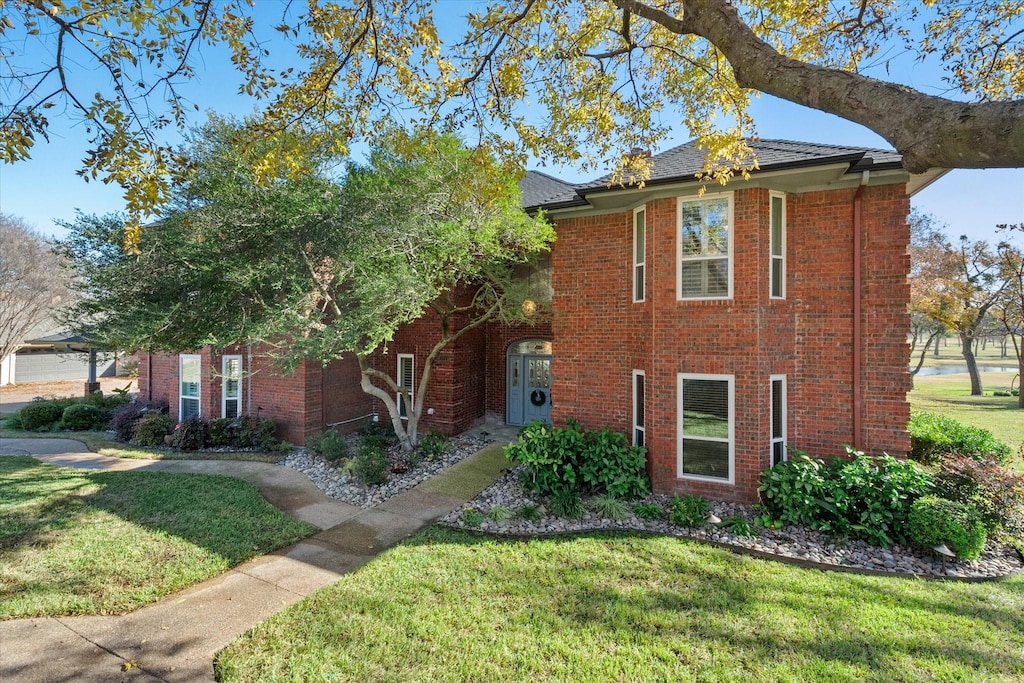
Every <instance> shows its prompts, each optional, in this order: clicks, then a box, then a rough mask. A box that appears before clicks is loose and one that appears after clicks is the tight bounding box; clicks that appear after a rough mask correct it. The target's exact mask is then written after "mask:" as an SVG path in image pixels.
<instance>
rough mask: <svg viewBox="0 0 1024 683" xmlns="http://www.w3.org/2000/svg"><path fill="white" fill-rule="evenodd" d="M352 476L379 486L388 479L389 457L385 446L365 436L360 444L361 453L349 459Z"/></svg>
mask: <svg viewBox="0 0 1024 683" xmlns="http://www.w3.org/2000/svg"><path fill="white" fill-rule="evenodd" d="M348 468H349V471H350V472H351V473H352V476H353V477H355V478H356V479H358V480H359V481H361V482H363V483H364V484H366V485H367V486H378V485H380V484H383V483H384V482H386V481H387V480H388V474H387V472H388V459H387V458H386V457H385V455H384V448H383V447H381V446H380V444H379V443H377V442H376V441H375V440H373V439H371V440H369V441H367V440H366V439H365V437H364V439H363V441H361V442H360V444H359V453H357V454H356V456H355V457H354V458H352V459H351V460H350V461H349V464H348Z"/></svg>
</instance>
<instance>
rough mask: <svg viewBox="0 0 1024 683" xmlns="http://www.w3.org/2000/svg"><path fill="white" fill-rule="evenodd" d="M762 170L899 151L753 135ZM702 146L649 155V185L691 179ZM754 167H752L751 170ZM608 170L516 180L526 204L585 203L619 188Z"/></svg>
mask: <svg viewBox="0 0 1024 683" xmlns="http://www.w3.org/2000/svg"><path fill="white" fill-rule="evenodd" d="M750 146H751V148H752V149H753V150H754V154H755V155H756V157H757V163H758V167H759V169H760V170H761V171H768V170H780V169H784V168H798V167H807V166H818V165H823V164H832V163H848V164H850V166H851V168H852V167H854V166H856V167H857V169H856V170H880V169H883V168H899V167H900V160H901V157H900V155H899V153H898V152H895V151H893V150H886V149H872V148H868V147H849V146H846V145H827V144H823V143H818V142H794V141H791V140H758V141H756V142H752V143H751V145H750ZM704 154H705V153H704V151H702V150H698V149H697V145H696V141H693V140H691V141H690V142H687V143H685V144H682V145H679V146H677V147H673V148H672V149H670V150H667V151H665V152H662V153H660V154H656V155H654V157H652V158H651V163H652V169H651V177H650V178H649V179H648V180H647V184H648V185H660V184H667V183H673V182H686V181H696V175H697V173H699V172H700V171H701V169H702V168H703V166H704ZM755 173H756V171H755ZM610 182H611V175H610V174H609V175H605V176H602V177H601V178H598V179H596V180H593V181H590V182H587V183H582V184H579V185H571V184H569V183H564V182H562V181H560V180H558V179H557V178H552V177H551V176H549V175H546V174H544V173H539V172H537V171H530V172H529V173H527V174H526V177H524V178H523V180H522V181H520V184H519V186H520V188H522V190H523V206H524V207H525V208H537V207H545V208H555V207H558V206H573V205H577V206H581V205H584V204H586V201H585V200H584V199H583V197H584V195H587V194H590V193H593V192H602V191H605V190H615V189H618V187H619V186H618V185H613V186H609V183H610Z"/></svg>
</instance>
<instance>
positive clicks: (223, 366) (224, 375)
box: [220, 354, 245, 418]
mask: <svg viewBox="0 0 1024 683" xmlns="http://www.w3.org/2000/svg"><path fill="white" fill-rule="evenodd" d="M232 360H237V361H238V377H237V379H238V396H234V397H229V396H228V379H229V377H228V362H229V361H232ZM220 376H221V379H220V416H221V417H222V418H226V417H227V412H228V400H235V401H238V416H239V417H241V415H242V382H243V381H244V379H243V378H244V376H245V373H244V372H243V371H242V357H241V356H240V355H234V354H233V355H229V356H222V357H221V360H220Z"/></svg>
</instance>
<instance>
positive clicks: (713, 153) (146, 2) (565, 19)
mask: <svg viewBox="0 0 1024 683" xmlns="http://www.w3.org/2000/svg"><path fill="white" fill-rule="evenodd" d="M1022 12H1024V5H1022V4H1021V3H1020V2H1018V1H1017V0H976V1H971V2H967V1H965V0H911V2H909V3H897V2H896V1H895V0H872V2H867V1H866V0H855V1H854V2H849V3H835V2H827V1H826V0H794V1H791V2H776V1H775V0H754V1H748V2H729V0H658V1H657V2H653V1H651V0H521V1H520V2H518V3H507V2H493V3H489V4H488V3H485V2H481V3H480V4H479V6H475V7H473V8H472V9H471V10H470V11H469V12H468V14H467V15H466V16H464V17H457V16H453V10H452V7H451V6H450V5H446V4H439V3H436V2H434V1H433V0H346V1H342V2H328V1H327V0H308V2H307V3H302V6H301V7H300V6H299V3H282V4H281V5H278V6H272V5H270V4H269V3H258V4H257V3H254V2H252V1H251V0H216V1H214V0H77V1H74V0H49V1H47V2H40V1H39V0H6V2H4V3H0V52H2V58H3V63H4V69H3V71H2V72H0V83H2V92H3V98H2V104H0V139H2V141H3V144H2V153H3V158H4V160H6V161H14V160H18V159H24V158H26V157H28V156H30V155H31V152H32V146H33V144H35V142H36V141H37V140H38V139H39V138H40V137H45V136H46V134H47V131H48V130H49V124H50V121H49V118H48V117H50V116H52V115H53V114H54V113H57V114H58V115H64V114H66V113H71V114H73V115H77V116H78V117H80V118H82V119H84V120H85V121H86V122H87V126H86V127H87V129H88V130H89V132H90V134H91V135H92V149H91V151H90V152H89V154H88V156H87V158H86V159H85V160H84V165H83V174H85V175H86V176H87V177H97V178H102V179H104V180H108V181H116V182H118V183H121V184H122V185H124V186H125V187H126V197H127V199H128V201H129V206H130V207H132V208H133V209H137V210H143V211H145V210H150V209H153V208H154V207H155V206H156V205H158V204H159V203H160V202H161V201H162V200H163V199H164V198H165V197H166V196H167V195H168V194H169V192H170V186H171V178H172V177H173V171H175V170H176V169H177V167H178V163H177V159H176V158H175V157H174V155H173V154H172V153H171V151H170V149H169V148H168V147H166V146H164V145H162V144H161V137H160V135H161V133H160V132H159V129H160V128H161V127H165V126H174V125H177V126H184V125H186V122H187V116H186V114H187V112H188V110H189V109H190V108H191V105H192V103H190V102H187V101H185V100H183V98H182V97H181V96H180V92H179V89H180V86H181V85H182V83H183V82H185V81H186V80H187V79H190V78H193V77H195V76H196V75H197V66H196V64H197V61H198V59H199V57H198V56H197V51H198V50H200V49H201V48H203V47H204V46H208V45H219V48H218V50H219V51H217V50H214V51H213V52H207V53H203V56H202V58H203V59H213V58H216V57H221V56H222V57H223V58H224V59H228V58H230V60H231V61H232V63H233V65H234V67H235V68H236V69H237V71H238V73H239V74H240V79H241V85H240V89H241V91H242V92H244V93H247V94H249V95H251V96H253V97H255V98H260V99H261V100H262V102H263V103H264V105H265V106H264V107H263V109H262V116H263V120H262V125H261V134H262V135H263V136H271V137H272V136H275V135H280V134H282V132H283V131H286V130H289V129H291V128H293V127H296V126H300V127H302V128H304V129H306V133H307V134H305V135H302V136H299V137H296V138H293V140H295V141H300V140H301V141H302V142H303V143H308V142H309V141H311V140H312V141H314V144H318V145H321V144H327V143H329V144H333V145H335V146H337V147H338V148H339V150H340V151H343V150H344V147H345V146H346V145H347V144H349V143H350V142H351V141H352V140H360V139H367V138H369V139H370V140H371V141H372V140H373V138H374V137H375V136H376V134H377V131H380V130H384V129H387V128H388V127H389V126H388V125H386V124H389V123H396V122H398V123H401V124H403V125H410V124H413V125H422V124H433V123H437V122H443V123H444V124H445V125H446V126H449V127H451V126H471V127H473V128H474V129H475V130H476V131H478V134H479V135H480V136H482V137H483V138H489V139H490V141H491V142H492V143H500V144H501V145H503V146H504V148H505V150H506V151H507V152H509V153H510V154H511V155H512V158H518V159H519V160H521V159H522V157H523V156H525V155H528V154H532V155H536V156H539V157H541V158H555V159H558V160H559V161H560V162H564V161H580V162H588V161H589V162H592V163H596V162H597V161H599V160H602V161H605V160H607V159H608V158H612V159H618V160H620V165H621V166H622V168H621V169H620V170H622V171H623V172H624V174H626V175H629V174H631V173H633V172H634V171H636V172H638V173H639V177H641V178H642V177H643V173H644V172H645V170H646V169H645V168H644V166H643V161H642V157H639V156H631V155H630V154H629V150H631V149H632V148H635V147H640V148H649V147H652V146H654V145H655V144H656V143H657V142H658V141H659V140H661V139H663V138H664V137H665V136H666V135H667V134H668V131H669V130H670V129H677V130H678V129H679V128H680V127H681V126H685V127H686V128H687V129H688V130H689V132H690V133H691V134H692V135H693V136H696V137H699V138H701V140H702V142H703V143H704V144H705V146H706V147H707V148H708V150H709V167H708V171H709V172H710V173H712V174H714V173H716V172H719V173H725V174H728V172H729V170H730V169H732V168H740V167H743V166H744V165H749V164H750V159H749V156H748V153H749V150H748V149H747V148H746V146H745V145H744V143H743V138H744V136H750V135H753V134H754V133H755V128H754V123H753V121H751V119H750V118H749V116H748V115H747V113H746V112H747V104H748V101H749V98H750V96H751V94H752V93H753V92H754V91H760V92H763V93H768V94H771V95H776V96H778V97H781V98H784V99H787V100H790V101H793V102H797V103H799V104H802V105H805V106H808V107H813V108H815V109H820V110H822V111H826V112H830V113H833V114H836V115H838V116H841V117H844V118H847V119H849V120H851V121H856V122H858V123H860V124H862V125H864V126H866V127H867V128H870V129H872V130H874V131H875V132H877V133H878V134H879V135H881V136H882V137H883V138H885V139H886V140H888V141H889V142H890V143H891V144H892V145H893V146H894V147H895V148H896V149H897V150H898V151H900V152H901V153H902V154H903V157H904V164H905V165H906V167H907V168H908V169H909V170H911V171H924V170H926V169H928V168H930V167H944V168H979V167H1016V166H1024V99H1022V97H1024V60H1021V57H1020V56H1021V54H1022V46H1024V17H1022ZM894 46H895V49H897V50H899V49H901V46H902V48H905V49H906V50H909V51H910V52H912V53H915V54H917V55H918V56H921V57H922V58H925V57H927V58H930V59H937V60H938V61H940V62H941V63H942V64H943V65H944V67H945V69H946V79H947V82H946V83H945V86H944V87H946V88H948V89H947V90H946V92H947V93H948V97H937V96H933V95H929V94H925V93H922V92H918V91H915V90H912V89H910V88H908V87H905V86H904V85H901V84H899V83H898V81H886V80H876V79H874V78H870V77H868V76H866V75H864V74H863V73H861V71H862V70H864V69H867V68H868V67H872V66H873V67H875V71H873V72H872V73H877V72H879V71H881V66H880V65H884V64H886V63H887V62H886V59H887V57H888V55H889V54H890V53H891V51H892V50H893V49H894ZM94 71H96V72H99V73H100V78H99V79H98V80H97V79H96V78H83V75H84V74H85V73H91V72H94ZM97 83H99V84H100V85H96V84H97ZM206 85H207V86H208V87H209V86H211V85H212V86H213V87H216V86H217V85H218V84H206ZM584 141H585V144H584ZM305 158H306V154H305V150H303V149H301V148H296V149H295V150H293V153H291V154H287V155H285V156H284V157H283V160H284V162H285V163H286V164H290V165H292V166H293V167H295V168H293V170H294V171H302V170H304V169H301V168H299V167H301V166H302V165H303V162H304V159H305ZM280 161H281V160H280V159H275V160H273V161H271V160H266V163H265V166H268V167H269V166H274V165H277V164H279V163H280ZM631 165H638V166H639V168H632V167H631ZM257 168H259V167H257ZM267 170H268V173H269V171H270V169H269V168H268V169H267ZM269 175H271V176H272V175H273V174H272V173H269Z"/></svg>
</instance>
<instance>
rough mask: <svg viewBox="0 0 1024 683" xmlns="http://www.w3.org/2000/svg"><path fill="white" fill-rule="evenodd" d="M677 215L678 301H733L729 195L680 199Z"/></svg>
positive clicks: (730, 202)
mask: <svg viewBox="0 0 1024 683" xmlns="http://www.w3.org/2000/svg"><path fill="white" fill-rule="evenodd" d="M677 213H678V221H677V222H678V226H679V227H678V232H677V236H678V257H679V270H678V272H677V273H676V292H677V298H679V299H729V298H732V232H733V229H732V193H731V192H726V193H723V194H715V195H705V196H703V197H700V198H699V199H683V198H680V199H679V204H678V211H677Z"/></svg>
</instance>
